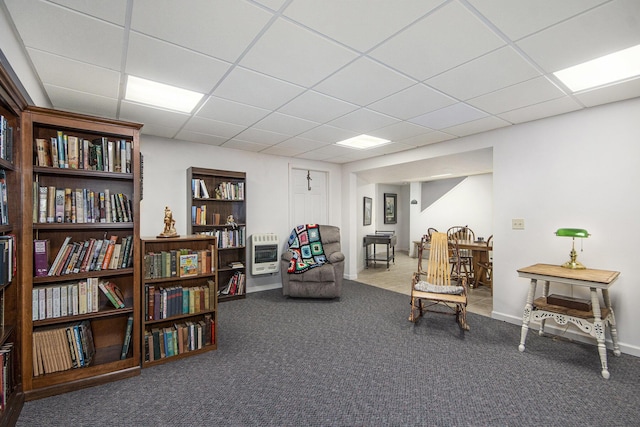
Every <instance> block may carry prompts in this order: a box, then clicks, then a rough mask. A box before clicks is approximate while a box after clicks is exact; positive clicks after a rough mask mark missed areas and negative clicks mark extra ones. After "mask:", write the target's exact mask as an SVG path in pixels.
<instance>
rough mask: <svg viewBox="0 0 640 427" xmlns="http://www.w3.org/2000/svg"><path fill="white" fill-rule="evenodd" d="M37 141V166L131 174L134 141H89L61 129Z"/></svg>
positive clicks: (105, 139) (104, 138)
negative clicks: (54, 134)
mask: <svg viewBox="0 0 640 427" xmlns="http://www.w3.org/2000/svg"><path fill="white" fill-rule="evenodd" d="M35 142H36V143H35V149H36V156H35V164H36V165H37V166H42V167H54V168H61V169H82V170H94V171H105V172H122V173H131V153H132V151H131V141H126V140H117V141H109V140H108V139H107V138H106V137H102V138H97V139H93V140H88V139H85V138H80V137H77V136H72V135H67V134H65V133H64V132H62V131H57V132H56V136H54V137H51V138H36V141H35Z"/></svg>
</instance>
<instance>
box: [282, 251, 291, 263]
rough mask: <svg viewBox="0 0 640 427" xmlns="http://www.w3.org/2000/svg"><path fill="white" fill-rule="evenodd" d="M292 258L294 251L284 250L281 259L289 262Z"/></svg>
mask: <svg viewBox="0 0 640 427" xmlns="http://www.w3.org/2000/svg"><path fill="white" fill-rule="evenodd" d="M291 258H293V252H292V251H284V252H283V253H282V255H280V259H281V260H282V261H287V262H289V261H291Z"/></svg>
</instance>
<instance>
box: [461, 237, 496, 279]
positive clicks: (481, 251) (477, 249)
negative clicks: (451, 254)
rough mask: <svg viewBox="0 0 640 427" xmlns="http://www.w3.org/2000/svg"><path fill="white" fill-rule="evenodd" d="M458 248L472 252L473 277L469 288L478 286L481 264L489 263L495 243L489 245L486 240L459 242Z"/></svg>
mask: <svg viewBox="0 0 640 427" xmlns="http://www.w3.org/2000/svg"><path fill="white" fill-rule="evenodd" d="M458 247H459V248H460V249H463V250H464V249H466V250H469V251H471V262H472V264H473V267H472V268H473V273H474V274H473V276H472V279H471V283H469V286H471V287H472V288H473V287H475V286H476V281H477V277H476V274H475V273H476V272H478V271H480V267H479V264H480V263H484V262H488V261H489V252H490V251H492V250H493V242H491V243H490V244H489V245H487V242H486V241H484V240H458Z"/></svg>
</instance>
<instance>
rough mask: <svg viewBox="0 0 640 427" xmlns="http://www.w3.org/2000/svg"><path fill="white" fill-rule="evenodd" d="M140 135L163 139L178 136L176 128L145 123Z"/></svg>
mask: <svg viewBox="0 0 640 427" xmlns="http://www.w3.org/2000/svg"><path fill="white" fill-rule="evenodd" d="M140 133H141V134H142V135H153V136H161V137H163V138H173V137H174V136H176V128H174V127H168V126H162V125H158V124H155V123H145V125H144V126H143V128H142V130H141V131H140ZM194 142H198V141H194Z"/></svg>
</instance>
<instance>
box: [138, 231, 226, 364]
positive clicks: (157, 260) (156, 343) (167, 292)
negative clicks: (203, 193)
mask: <svg viewBox="0 0 640 427" xmlns="http://www.w3.org/2000/svg"><path fill="white" fill-rule="evenodd" d="M141 241H142V259H141V260H140V262H139V264H141V265H142V266H144V267H143V268H142V272H141V274H142V276H141V279H140V283H141V290H140V293H141V295H142V296H143V297H142V307H141V309H140V313H141V316H142V317H141V321H140V324H141V325H142V327H141V331H140V336H141V337H142V341H141V344H140V347H141V349H142V367H143V368H146V367H149V366H153V365H157V364H160V363H165V362H169V361H172V360H177V359H181V358H184V357H189V356H192V355H195V354H200V353H203V352H206V351H211V350H215V349H217V348H218V347H217V346H218V344H217V343H218V340H217V328H216V326H217V325H216V324H217V321H218V278H217V277H218V274H217V273H218V264H217V259H218V257H217V253H218V251H217V242H216V237H215V236H200V235H189V236H181V237H177V238H170V239H167V238H153V237H149V238H144V237H143V238H142V240H141ZM194 255H195V256H194ZM187 259H191V260H192V261H195V263H194V264H195V265H196V269H195V271H194V274H193V275H189V276H184V275H182V276H181V274H184V273H181V272H182V271H183V269H182V268H181V267H180V266H181V265H184V264H183V262H184V261H185V260H187Z"/></svg>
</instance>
